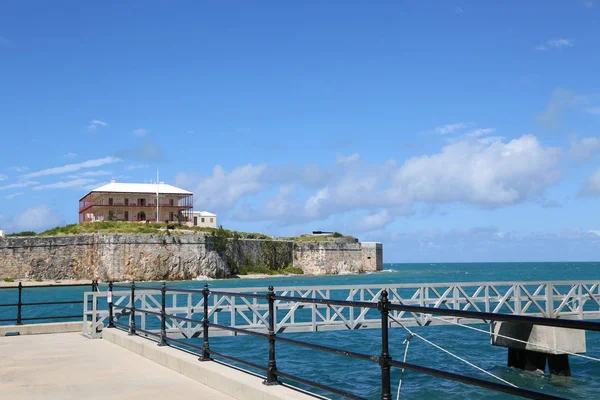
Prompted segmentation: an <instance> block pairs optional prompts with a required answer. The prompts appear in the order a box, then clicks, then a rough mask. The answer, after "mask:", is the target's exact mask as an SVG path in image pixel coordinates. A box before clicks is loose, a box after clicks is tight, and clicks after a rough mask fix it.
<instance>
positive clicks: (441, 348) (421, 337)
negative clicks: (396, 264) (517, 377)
mask: <svg viewBox="0 0 600 400" xmlns="http://www.w3.org/2000/svg"><path fill="white" fill-rule="evenodd" d="M389 317H390V319H391V320H392V321H394V322H396V323H397V324H398V325H400V326H401V327H402V328H404V329H406V330H407V331H408V333H410V334H412V335H414V336H416V337H418V338H419V339H421V340H422V341H424V342H425V343H427V344H429V345H431V346H433V347H435V348H436V349H438V350H440V351H443V352H444V353H446V354H448V355H450V356H452V357H454V358H456V359H457V360H459V361H462V362H464V363H465V364H467V365H469V366H471V367H473V368H475V369H476V370H478V371H480V372H483V373H484V374H486V375H489V376H491V377H492V378H495V379H497V380H499V381H500V382H502V383H505V384H507V385H509V386H512V387H515V388H518V386H517V385H515V384H513V383H510V382H509V381H507V380H505V379H502V378H500V377H499V376H496V375H494V374H492V373H491V372H489V371H486V370H485V369H483V368H481V367H478V366H477V365H475V364H473V363H472V362H470V361H467V360H465V359H464V358H462V357H459V356H457V355H456V354H454V353H452V352H450V351H448V350H446V349H444V348H443V347H441V346H438V345H437V344H435V343H433V342H432V341H430V340H428V339H426V338H424V337H423V336H421V335H419V334H418V333H415V332H413V331H411V330H410V329H408V328H407V327H406V326H404V325H403V324H402V323H401V322H400V321H398V320H396V318H394V317H393V316H391V315H390V316H389Z"/></svg>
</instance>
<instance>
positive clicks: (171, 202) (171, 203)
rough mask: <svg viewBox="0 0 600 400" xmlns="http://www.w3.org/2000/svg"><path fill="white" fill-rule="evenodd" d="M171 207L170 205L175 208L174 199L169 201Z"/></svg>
mask: <svg viewBox="0 0 600 400" xmlns="http://www.w3.org/2000/svg"><path fill="white" fill-rule="evenodd" d="M169 205H170V206H171V207H173V206H174V205H175V204H174V202H173V199H170V200H169Z"/></svg>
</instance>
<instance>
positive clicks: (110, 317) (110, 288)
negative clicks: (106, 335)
mask: <svg viewBox="0 0 600 400" xmlns="http://www.w3.org/2000/svg"><path fill="white" fill-rule="evenodd" d="M112 292H113V283H112V281H111V282H108V293H107V294H106V301H108V328H114V327H115V324H114V315H113V313H114V311H113V299H112V296H113V293H112Z"/></svg>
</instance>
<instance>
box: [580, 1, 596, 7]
mask: <svg viewBox="0 0 600 400" xmlns="http://www.w3.org/2000/svg"><path fill="white" fill-rule="evenodd" d="M583 5H584V7H586V8H593V7H594V2H593V1H584V2H583Z"/></svg>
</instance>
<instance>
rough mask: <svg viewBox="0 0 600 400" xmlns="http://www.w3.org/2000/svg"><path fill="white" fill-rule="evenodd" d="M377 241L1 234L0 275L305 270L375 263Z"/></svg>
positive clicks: (378, 262)
mask: <svg viewBox="0 0 600 400" xmlns="http://www.w3.org/2000/svg"><path fill="white" fill-rule="evenodd" d="M382 258H383V252H382V247H381V243H358V242H355V241H347V240H346V241H344V240H341V241H339V242H300V243H296V242H292V241H277V240H272V241H270V240H250V239H241V240H229V242H228V244H227V249H226V251H224V252H222V253H219V252H217V251H216V249H215V246H214V244H213V240H212V238H211V237H205V236H191V235H120V234H107V235H104V234H92V235H71V236H48V237H18V238H2V239H0V278H15V279H17V278H30V279H38V278H39V279H101V280H103V281H107V280H127V279H136V280H160V279H192V278H195V277H197V276H200V275H205V276H209V277H212V278H225V277H228V276H230V275H231V273H232V269H235V267H236V266H239V265H277V266H295V267H299V268H302V270H303V271H304V273H306V274H314V275H322V274H336V273H340V272H365V271H376V270H381V268H382Z"/></svg>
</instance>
